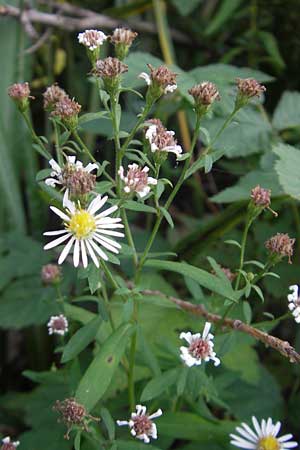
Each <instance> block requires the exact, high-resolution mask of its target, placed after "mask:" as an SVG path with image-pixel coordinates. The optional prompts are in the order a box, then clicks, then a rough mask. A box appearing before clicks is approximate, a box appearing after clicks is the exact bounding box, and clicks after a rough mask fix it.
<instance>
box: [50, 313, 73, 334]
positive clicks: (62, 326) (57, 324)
mask: <svg viewBox="0 0 300 450" xmlns="http://www.w3.org/2000/svg"><path fill="white" fill-rule="evenodd" d="M47 327H48V334H50V335H51V334H58V335H59V336H64V335H65V334H66V333H67V332H68V331H69V322H68V320H67V318H66V317H65V316H64V315H63V314H60V315H59V316H51V317H50V320H49V322H48V323H47Z"/></svg>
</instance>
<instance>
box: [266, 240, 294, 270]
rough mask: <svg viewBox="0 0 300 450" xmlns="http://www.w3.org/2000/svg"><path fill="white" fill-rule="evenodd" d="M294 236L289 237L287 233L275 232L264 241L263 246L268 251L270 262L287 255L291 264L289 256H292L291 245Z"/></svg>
mask: <svg viewBox="0 0 300 450" xmlns="http://www.w3.org/2000/svg"><path fill="white" fill-rule="evenodd" d="M295 240H296V239H294V238H290V237H289V235H288V234H287V233H277V234H275V236H272V237H271V238H270V239H269V240H267V241H266V243H265V247H266V249H267V250H269V252H270V256H269V258H270V263H271V264H273V265H274V264H277V263H278V262H280V261H281V260H282V259H283V258H285V257H287V258H288V260H289V264H292V260H291V257H292V256H293V251H294V249H293V247H294V244H295Z"/></svg>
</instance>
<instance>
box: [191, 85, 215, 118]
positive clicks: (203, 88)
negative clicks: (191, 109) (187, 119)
mask: <svg viewBox="0 0 300 450" xmlns="http://www.w3.org/2000/svg"><path fill="white" fill-rule="evenodd" d="M188 92H189V94H190V95H191V96H192V97H194V102H195V110H196V113H197V114H198V115H200V116H203V115H204V114H206V113H207V111H208V110H209V108H210V107H211V105H212V104H213V103H214V102H215V101H216V100H220V98H221V97H220V94H219V91H218V89H217V86H216V85H215V84H214V83H211V82H210V81H203V82H202V83H200V84H197V85H196V86H193V87H192V88H191V89H189V91H188Z"/></svg>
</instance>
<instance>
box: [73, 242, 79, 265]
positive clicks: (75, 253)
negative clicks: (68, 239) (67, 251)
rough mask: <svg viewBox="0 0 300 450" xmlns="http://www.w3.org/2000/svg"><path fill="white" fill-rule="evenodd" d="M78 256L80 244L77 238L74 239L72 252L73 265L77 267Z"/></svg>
mask: <svg viewBox="0 0 300 450" xmlns="http://www.w3.org/2000/svg"><path fill="white" fill-rule="evenodd" d="M79 257H80V244H79V240H78V239H76V240H75V245H74V253H73V263H74V267H78V264H79Z"/></svg>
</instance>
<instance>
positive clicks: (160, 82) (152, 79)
mask: <svg viewBox="0 0 300 450" xmlns="http://www.w3.org/2000/svg"><path fill="white" fill-rule="evenodd" d="M148 67H149V69H150V75H149V74H148V73H146V72H142V73H141V74H140V75H139V77H140V78H143V79H144V80H145V81H146V83H147V85H148V86H149V87H148V91H147V97H146V101H149V102H155V101H156V100H158V99H159V98H160V97H161V96H162V95H163V94H167V93H168V92H174V91H175V90H176V89H177V84H176V77H177V74H176V73H174V72H171V70H170V69H168V68H167V67H166V66H159V67H157V68H154V67H152V66H151V64H148Z"/></svg>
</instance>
